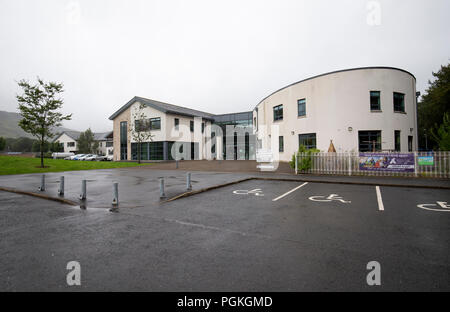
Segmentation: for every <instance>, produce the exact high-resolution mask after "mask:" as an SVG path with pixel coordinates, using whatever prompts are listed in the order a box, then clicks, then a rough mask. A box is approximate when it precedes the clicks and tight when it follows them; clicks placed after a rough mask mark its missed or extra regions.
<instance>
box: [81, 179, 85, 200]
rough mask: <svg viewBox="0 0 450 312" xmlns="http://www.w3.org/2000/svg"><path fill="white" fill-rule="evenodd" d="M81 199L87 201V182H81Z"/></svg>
mask: <svg viewBox="0 0 450 312" xmlns="http://www.w3.org/2000/svg"><path fill="white" fill-rule="evenodd" d="M80 199H81V200H85V199H86V180H82V181H81V194H80Z"/></svg>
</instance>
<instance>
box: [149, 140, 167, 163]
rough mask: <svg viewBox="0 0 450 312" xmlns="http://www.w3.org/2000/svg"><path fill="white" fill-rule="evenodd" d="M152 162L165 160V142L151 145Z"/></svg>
mask: <svg viewBox="0 0 450 312" xmlns="http://www.w3.org/2000/svg"><path fill="white" fill-rule="evenodd" d="M149 154H150V157H149V159H150V160H164V142H150V143H149Z"/></svg>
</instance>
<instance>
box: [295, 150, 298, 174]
mask: <svg viewBox="0 0 450 312" xmlns="http://www.w3.org/2000/svg"><path fill="white" fill-rule="evenodd" d="M295 174H298V153H295Z"/></svg>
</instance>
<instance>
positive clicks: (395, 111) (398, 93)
mask: <svg viewBox="0 0 450 312" xmlns="http://www.w3.org/2000/svg"><path fill="white" fill-rule="evenodd" d="M396 95H401V99H402V102H401V107H400V108H401V110H398V109H396V104H397V103H396V97H395V96H396ZM392 101H393V108H394V113H406V109H405V94H404V93H401V92H394V93H393V95H392Z"/></svg>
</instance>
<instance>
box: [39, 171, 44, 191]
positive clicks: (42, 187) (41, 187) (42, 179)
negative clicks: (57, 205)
mask: <svg viewBox="0 0 450 312" xmlns="http://www.w3.org/2000/svg"><path fill="white" fill-rule="evenodd" d="M38 189H39V191H41V192H43V191H45V174H43V175H42V176H41V186H40V187H39V188H38Z"/></svg>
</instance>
